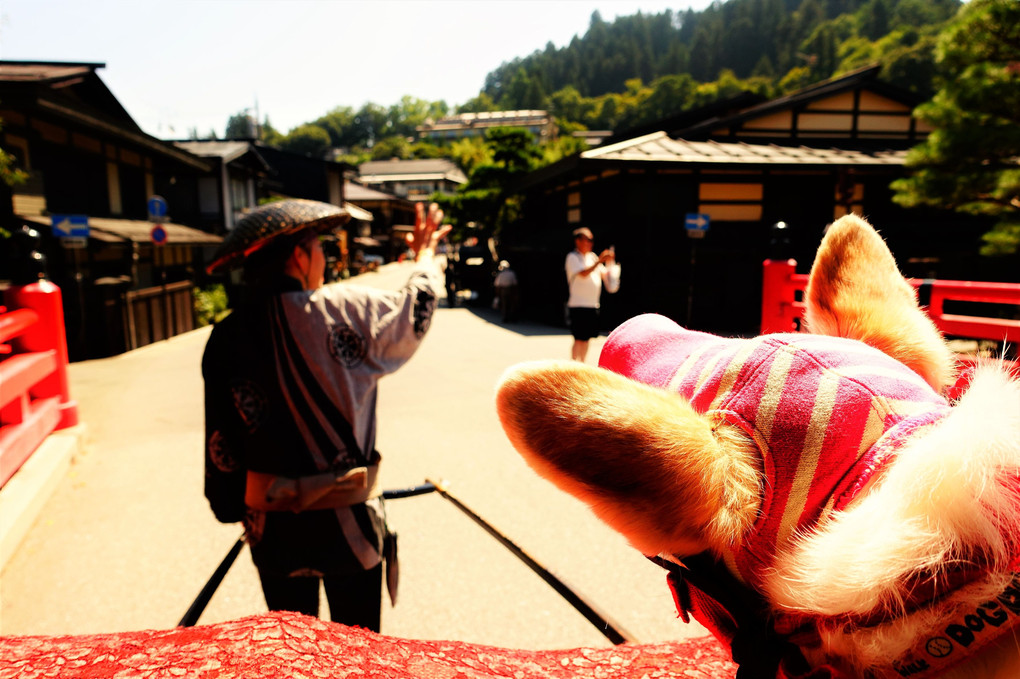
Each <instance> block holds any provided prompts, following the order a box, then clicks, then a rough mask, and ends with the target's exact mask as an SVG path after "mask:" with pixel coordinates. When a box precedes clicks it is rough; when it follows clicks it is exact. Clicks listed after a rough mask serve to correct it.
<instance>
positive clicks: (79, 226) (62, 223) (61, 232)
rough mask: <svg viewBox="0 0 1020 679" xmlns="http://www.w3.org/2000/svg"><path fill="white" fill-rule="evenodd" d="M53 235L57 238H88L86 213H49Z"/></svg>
mask: <svg viewBox="0 0 1020 679" xmlns="http://www.w3.org/2000/svg"><path fill="white" fill-rule="evenodd" d="M50 219H52V220H53V221H52V222H51V223H52V224H53V235H54V236H56V237H57V238H88V237H89V217H88V215H51V216H50Z"/></svg>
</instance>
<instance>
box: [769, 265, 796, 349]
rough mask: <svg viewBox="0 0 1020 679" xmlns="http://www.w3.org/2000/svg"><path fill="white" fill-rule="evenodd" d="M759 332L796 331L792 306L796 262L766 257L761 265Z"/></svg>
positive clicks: (794, 292)
mask: <svg viewBox="0 0 1020 679" xmlns="http://www.w3.org/2000/svg"><path fill="white" fill-rule="evenodd" d="M762 269H763V274H762V291H761V334H763V335H766V334H769V333H774V332H796V330H797V327H796V324H795V323H794V317H795V316H794V314H793V307H794V304H795V302H796V287H795V286H794V285H793V284H792V280H793V276H794V274H795V272H796V271H797V262H796V261H794V260H792V259H766V260H765V262H764V264H763V265H762Z"/></svg>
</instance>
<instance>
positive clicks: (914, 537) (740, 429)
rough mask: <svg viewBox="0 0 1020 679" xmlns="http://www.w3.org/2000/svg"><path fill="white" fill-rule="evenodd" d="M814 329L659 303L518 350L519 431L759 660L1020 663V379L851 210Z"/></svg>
mask: <svg viewBox="0 0 1020 679" xmlns="http://www.w3.org/2000/svg"><path fill="white" fill-rule="evenodd" d="M805 305H806V311H805V324H806V327H807V329H808V332H807V333H790V334H774V335H763V336H759V337H754V338H723V337H718V336H715V335H711V334H708V333H703V332H698V331H694V330H689V329H685V328H682V327H680V326H679V325H677V324H676V323H674V322H673V321H671V320H669V319H667V318H665V317H662V316H657V315H652V314H646V315H642V316H638V317H635V318H632V319H630V320H628V321H627V322H625V323H624V324H622V325H621V326H620V327H618V328H617V329H616V330H614V331H613V332H612V333H611V334H610V336H609V338H608V339H607V340H606V343H605V346H604V348H603V350H602V354H601V356H600V359H599V367H594V366H587V365H584V364H582V363H577V362H567V361H546V362H536V363H526V364H522V365H518V366H514V367H512V368H510V369H509V370H508V371H507V373H506V374H505V375H504V376H503V378H502V379H501V381H500V384H499V385H498V388H497V395H496V407H497V410H498V413H499V418H500V421H501V423H502V426H503V428H504V430H505V432H506V434H507V436H508V438H509V440H510V442H511V443H512V445H513V446H514V447H515V448H516V450H517V451H518V452H519V453H520V454H521V455H522V456H523V457H524V458H525V460H526V461H527V462H528V463H529V464H530V465H531V466H532V467H533V468H534V469H535V470H536V471H537V472H538V473H539V474H540V475H541V476H544V477H545V478H546V479H548V480H550V481H551V482H552V483H554V484H555V485H556V486H558V487H559V488H561V489H562V490H565V491H566V492H568V493H571V494H573V495H575V496H576V497H578V498H579V499H581V500H582V501H584V502H585V503H587V504H588V505H589V506H590V507H591V509H592V510H593V511H594V512H595V514H596V515H598V516H599V517H600V518H601V519H603V520H604V521H605V522H606V523H608V524H609V525H610V526H612V527H613V528H615V529H616V530H618V531H619V532H620V533H622V534H623V535H624V536H625V537H626V538H627V539H628V540H629V541H630V543H631V544H632V545H633V546H634V547H636V548H637V549H639V550H640V551H641V552H642V553H644V554H645V555H647V556H649V557H650V558H655V559H656V560H657V561H658V562H659V563H660V564H662V565H664V566H665V567H667V568H668V569H669V580H670V583H671V586H672V587H673V589H674V597H675V599H676V602H677V605H678V607H679V609H680V612H681V615H682V616H683V617H685V619H686V616H687V614H688V613H691V614H693V615H694V617H695V618H697V619H698V620H699V621H700V622H702V623H703V624H704V625H705V626H706V627H707V628H708V629H709V630H710V631H712V632H713V633H714V634H715V635H716V636H717V637H718V638H719V639H720V640H721V641H723V642H724V643H726V644H728V645H730V648H731V650H732V653H733V658H734V661H735V662H737V663H738V664H739V665H740V668H741V669H740V670H738V675H737V676H738V677H741V676H749V677H773V676H774V677H784V678H790V679H792V678H794V677H798V678H799V677H911V678H912V679H922V678H927V677H948V678H951V679H963V678H964V677H966V678H973V677H982V678H985V677H989V678H993V677H994V678H1002V679H1005V678H1006V677H1010V678H1014V679H1015V678H1016V677H1020V381H1018V379H1017V377H1016V376H1015V375H1011V374H1009V373H1008V372H1007V371H1006V369H1004V368H1003V367H1001V366H1000V365H998V363H996V364H994V365H992V364H990V365H987V366H982V367H979V368H978V369H977V370H976V372H975V375H974V377H973V380H972V382H971V384H970V386H969V388H968V389H967V390H966V392H965V393H964V394H963V395H962V397H960V398H959V400H957V401H953V402H951V401H950V400H949V399H948V398H947V397H946V396H945V395H944V394H945V393H946V390H947V388H948V387H950V386H951V384H952V382H953V380H954V373H955V361H954V356H953V354H952V352H951V351H950V350H949V348H948V346H947V344H946V343H945V341H944V340H943V338H942V337H941V335H940V334H939V332H938V331H937V330H936V328H935V326H934V325H933V324H932V322H931V321H930V320H929V319H928V317H927V316H926V315H925V314H924V312H923V311H922V309H921V308H920V307H919V306H918V304H917V301H916V295H915V293H914V290H913V288H912V287H911V286H910V284H909V283H908V282H907V281H906V280H905V279H904V278H903V276H902V275H901V274H900V272H899V270H898V268H897V266H896V263H895V260H894V259H893V256H892V254H891V253H890V251H889V249H888V247H887V246H886V244H885V242H884V241H883V239H882V238H881V237H880V236H879V234H878V233H877V232H876V231H875V230H874V229H873V228H872V227H871V225H870V224H868V223H867V222H866V221H864V220H863V219H861V218H859V217H856V216H853V215H850V216H846V217H843V218H841V219H839V220H838V221H836V222H835V223H833V224H831V225H830V226H829V228H828V229H827V231H826V234H825V236H824V238H823V240H822V243H821V245H820V247H819V249H818V252H817V254H816V257H815V261H814V263H813V265H812V268H811V274H810V276H809V283H808V287H807V290H806V293H805Z"/></svg>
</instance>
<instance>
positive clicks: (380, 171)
mask: <svg viewBox="0 0 1020 679" xmlns="http://www.w3.org/2000/svg"><path fill="white" fill-rule="evenodd" d="M452 170H458V171H459V170H460V168H458V167H457V165H456V164H455V163H454V162H453V161H452V160H448V159H446V158H416V159H413V160H399V159H396V158H394V159H392V160H370V161H368V162H365V163H362V164H361V165H359V166H358V172H359V173H360V174H362V175H366V174H367V175H387V174H433V173H438V174H442V173H445V172H450V171H452Z"/></svg>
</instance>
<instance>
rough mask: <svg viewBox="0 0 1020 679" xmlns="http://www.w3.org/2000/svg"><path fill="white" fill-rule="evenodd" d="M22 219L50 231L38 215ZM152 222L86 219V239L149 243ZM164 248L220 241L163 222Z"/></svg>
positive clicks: (198, 232)
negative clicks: (87, 222)
mask: <svg viewBox="0 0 1020 679" xmlns="http://www.w3.org/2000/svg"><path fill="white" fill-rule="evenodd" d="M21 218H22V219H24V220H26V221H29V222H33V223H35V224H39V225H41V226H45V227H51V226H52V224H53V221H52V219H50V218H49V217H43V216H38V215H32V216H27V217H21ZM153 226H155V224H153V223H152V222H147V221H142V220H138V219H109V218H106V217H89V238H91V239H94V240H98V241H103V242H104V243H131V242H134V243H151V242H152V227H153ZM162 226H163V228H164V229H165V230H166V243H165V245H217V244H219V243H222V242H223V239H222V238H221V237H219V236H217V235H214V234H211V233H206V232H205V231H201V230H199V229H194V228H192V227H190V226H184V225H182V224H173V223H170V222H165V223H163V224H162Z"/></svg>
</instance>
